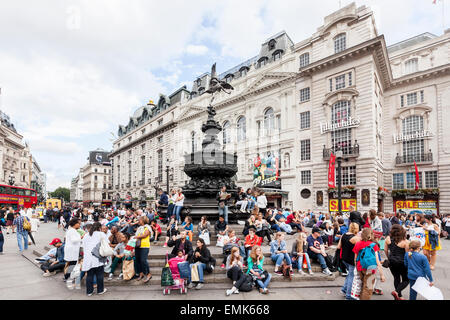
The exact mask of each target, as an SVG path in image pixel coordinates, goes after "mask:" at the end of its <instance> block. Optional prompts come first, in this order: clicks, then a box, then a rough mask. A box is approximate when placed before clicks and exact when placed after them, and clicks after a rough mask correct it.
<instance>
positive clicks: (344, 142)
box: [331, 101, 352, 154]
mask: <svg viewBox="0 0 450 320" xmlns="http://www.w3.org/2000/svg"><path fill="white" fill-rule="evenodd" d="M350 111H351V108H350V101H338V102H336V103H335V104H334V105H333V107H332V109H331V123H332V124H340V123H342V122H343V121H347V120H348V118H349V117H350ZM331 144H332V146H333V149H334V151H336V150H337V149H339V148H341V149H342V152H343V154H349V153H350V152H351V144H352V129H351V128H344V129H339V130H334V131H332V132H331Z"/></svg>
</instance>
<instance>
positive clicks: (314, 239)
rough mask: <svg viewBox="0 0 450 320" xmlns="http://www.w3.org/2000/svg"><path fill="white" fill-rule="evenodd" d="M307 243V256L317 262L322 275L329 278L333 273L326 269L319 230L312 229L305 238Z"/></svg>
mask: <svg viewBox="0 0 450 320" xmlns="http://www.w3.org/2000/svg"><path fill="white" fill-rule="evenodd" d="M306 242H307V243H308V251H307V253H308V255H309V257H310V258H311V259H312V260H317V261H318V262H319V264H320V266H321V268H322V273H324V274H326V275H329V276H331V275H332V274H333V273H332V272H331V271H330V269H328V266H327V263H326V261H325V257H326V256H327V253H326V252H325V246H324V244H323V240H322V237H321V236H320V229H319V228H317V227H313V229H312V232H311V234H310V235H309V236H308V238H306Z"/></svg>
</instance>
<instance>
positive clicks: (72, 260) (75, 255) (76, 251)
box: [64, 218, 82, 280]
mask: <svg viewBox="0 0 450 320" xmlns="http://www.w3.org/2000/svg"><path fill="white" fill-rule="evenodd" d="M78 229H80V219H78V218H73V219H72V220H70V221H69V228H68V229H67V231H66V241H65V246H64V260H65V261H66V262H67V264H68V265H69V266H75V265H76V264H77V262H78V259H79V257H80V247H81V239H82V237H81V235H80V233H78ZM69 277H70V273H66V274H64V279H66V280H67V279H69Z"/></svg>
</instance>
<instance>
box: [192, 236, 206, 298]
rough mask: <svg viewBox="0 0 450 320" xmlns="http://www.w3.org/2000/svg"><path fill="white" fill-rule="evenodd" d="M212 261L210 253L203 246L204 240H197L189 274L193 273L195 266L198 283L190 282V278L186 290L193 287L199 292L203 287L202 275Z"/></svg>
mask: <svg viewBox="0 0 450 320" xmlns="http://www.w3.org/2000/svg"><path fill="white" fill-rule="evenodd" d="M211 260H212V257H211V252H210V251H209V249H208V248H207V247H206V245H205V240H203V239H198V240H197V248H196V249H195V251H194V256H193V261H192V262H193V263H192V264H191V266H190V267H191V273H192V272H193V268H194V265H196V268H197V271H198V277H199V280H198V281H192V282H191V277H190V278H189V281H188V282H189V285H188V288H189V289H192V288H194V287H195V289H196V290H199V289H201V288H202V287H203V274H204V272H205V270H206V269H207V265H208V263H210V262H211Z"/></svg>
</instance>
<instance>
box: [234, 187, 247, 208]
mask: <svg viewBox="0 0 450 320" xmlns="http://www.w3.org/2000/svg"><path fill="white" fill-rule="evenodd" d="M247 204H248V200H247V193H246V192H245V191H244V188H239V193H238V195H237V201H236V207H237V206H241V208H240V211H241V212H242V213H245V212H246V209H247Z"/></svg>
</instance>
